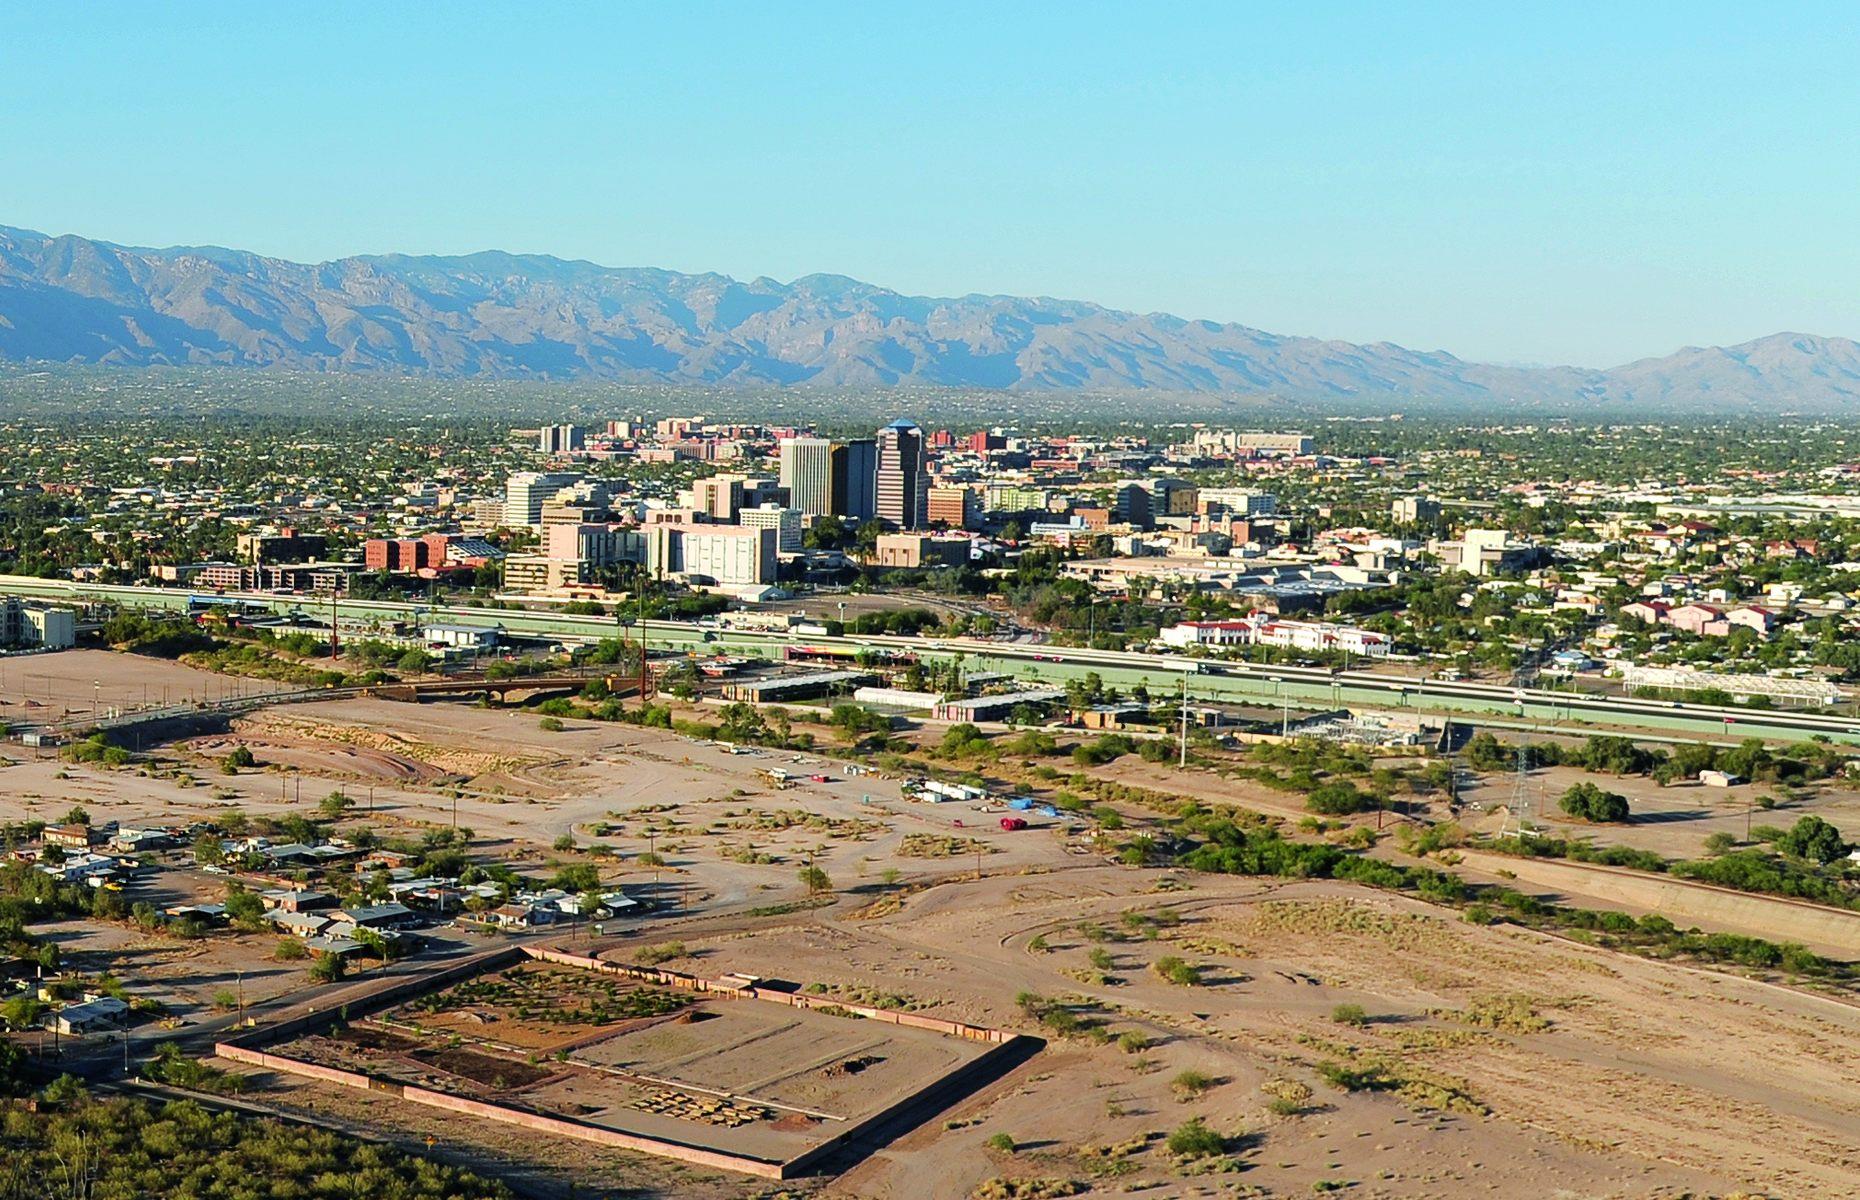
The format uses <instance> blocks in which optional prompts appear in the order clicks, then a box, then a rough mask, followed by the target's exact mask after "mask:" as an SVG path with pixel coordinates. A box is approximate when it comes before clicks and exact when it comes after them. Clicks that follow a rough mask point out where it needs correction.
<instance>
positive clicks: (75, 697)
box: [0, 650, 280, 721]
mask: <svg viewBox="0 0 1860 1200" xmlns="http://www.w3.org/2000/svg"><path fill="white" fill-rule="evenodd" d="M279 688H280V685H278V684H275V683H271V682H268V681H266V680H262V679H238V678H234V677H232V676H228V675H216V674H214V673H213V672H211V671H196V670H194V669H193V668H192V667H187V666H183V665H182V664H180V663H177V662H171V661H169V660H167V659H162V658H144V657H140V656H138V655H134V654H115V653H112V652H111V651H108V650H61V651H59V652H58V653H56V654H26V655H17V656H13V657H7V658H0V721H48V720H57V719H59V718H61V717H66V716H84V717H88V716H90V715H92V714H93V713H96V712H99V711H101V712H104V713H108V712H110V711H112V710H121V711H128V710H130V709H135V708H151V707H160V706H162V705H164V704H180V703H182V702H184V701H187V700H209V699H211V700H218V699H222V698H227V699H230V698H232V697H234V696H255V695H265V694H267V693H270V692H275V691H278V690H279Z"/></svg>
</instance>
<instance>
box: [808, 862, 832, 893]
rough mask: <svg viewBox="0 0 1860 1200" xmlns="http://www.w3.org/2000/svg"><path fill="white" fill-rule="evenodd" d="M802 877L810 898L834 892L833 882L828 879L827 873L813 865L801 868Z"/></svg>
mask: <svg viewBox="0 0 1860 1200" xmlns="http://www.w3.org/2000/svg"><path fill="white" fill-rule="evenodd" d="M800 877H801V883H802V884H803V885H805V886H806V888H807V894H808V895H810V896H818V895H819V894H820V893H822V892H830V891H832V890H833V881H832V880H830V879H828V878H827V873H826V872H825V871H823V870H821V869H820V868H819V867H816V866H814V865H813V864H811V863H810V864H808V865H807V866H805V867H802V868H801V871H800Z"/></svg>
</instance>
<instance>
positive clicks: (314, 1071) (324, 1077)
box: [213, 1042, 375, 1092]
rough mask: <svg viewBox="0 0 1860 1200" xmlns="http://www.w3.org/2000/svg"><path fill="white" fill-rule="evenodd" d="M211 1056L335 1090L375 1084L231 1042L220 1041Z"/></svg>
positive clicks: (364, 1088) (358, 1076)
mask: <svg viewBox="0 0 1860 1200" xmlns="http://www.w3.org/2000/svg"><path fill="white" fill-rule="evenodd" d="M213 1053H215V1054H217V1055H218V1056H219V1057H221V1058H224V1059H227V1060H228V1061H230V1062H242V1063H247V1064H249V1065H251V1066H254V1067H264V1068H265V1069H266V1070H269V1071H278V1072H281V1073H283V1074H285V1075H301V1076H303V1077H304V1078H305V1079H315V1080H318V1081H320V1082H323V1083H333V1084H335V1085H336V1086H338V1087H346V1088H355V1089H357V1090H358V1091H363V1092H366V1091H371V1090H374V1088H375V1081H374V1080H372V1079H370V1078H369V1077H368V1076H366V1075H362V1074H359V1073H358V1072H355V1071H341V1070H337V1069H336V1068H335V1067H323V1066H318V1065H317V1064H316V1063H307V1062H300V1061H299V1060H297V1059H295V1058H285V1057H284V1056H282V1055H279V1054H266V1053H265V1052H264V1051H262V1050H248V1049H247V1048H246V1047H244V1046H239V1045H235V1044H234V1043H232V1042H221V1043H220V1044H219V1045H217V1046H215V1047H213Z"/></svg>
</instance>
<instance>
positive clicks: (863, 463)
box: [833, 438, 878, 521]
mask: <svg viewBox="0 0 1860 1200" xmlns="http://www.w3.org/2000/svg"><path fill="white" fill-rule="evenodd" d="M833 511H834V512H836V513H838V514H839V515H840V516H842V517H846V518H847V519H849V520H853V521H869V520H871V519H872V518H873V517H876V516H877V515H878V442H877V441H876V440H874V439H872V438H856V439H854V440H853V441H850V442H841V443H839V444H838V445H835V446H834V447H833Z"/></svg>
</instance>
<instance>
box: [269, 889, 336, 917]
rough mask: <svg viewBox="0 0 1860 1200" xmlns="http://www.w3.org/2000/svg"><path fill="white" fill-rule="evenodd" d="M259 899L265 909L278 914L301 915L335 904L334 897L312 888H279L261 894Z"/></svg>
mask: <svg viewBox="0 0 1860 1200" xmlns="http://www.w3.org/2000/svg"><path fill="white" fill-rule="evenodd" d="M259 899H260V900H263V901H264V902H265V907H266V908H269V909H273V910H275V911H278V912H287V913H303V912H309V911H310V910H311V909H313V908H329V907H331V906H332V905H334V904H335V903H336V897H334V896H332V895H330V894H329V893H328V892H319V891H316V890H314V889H312V888H304V889H301V890H297V889H292V888H279V889H277V890H276V891H270V892H262V893H260V894H259Z"/></svg>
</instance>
